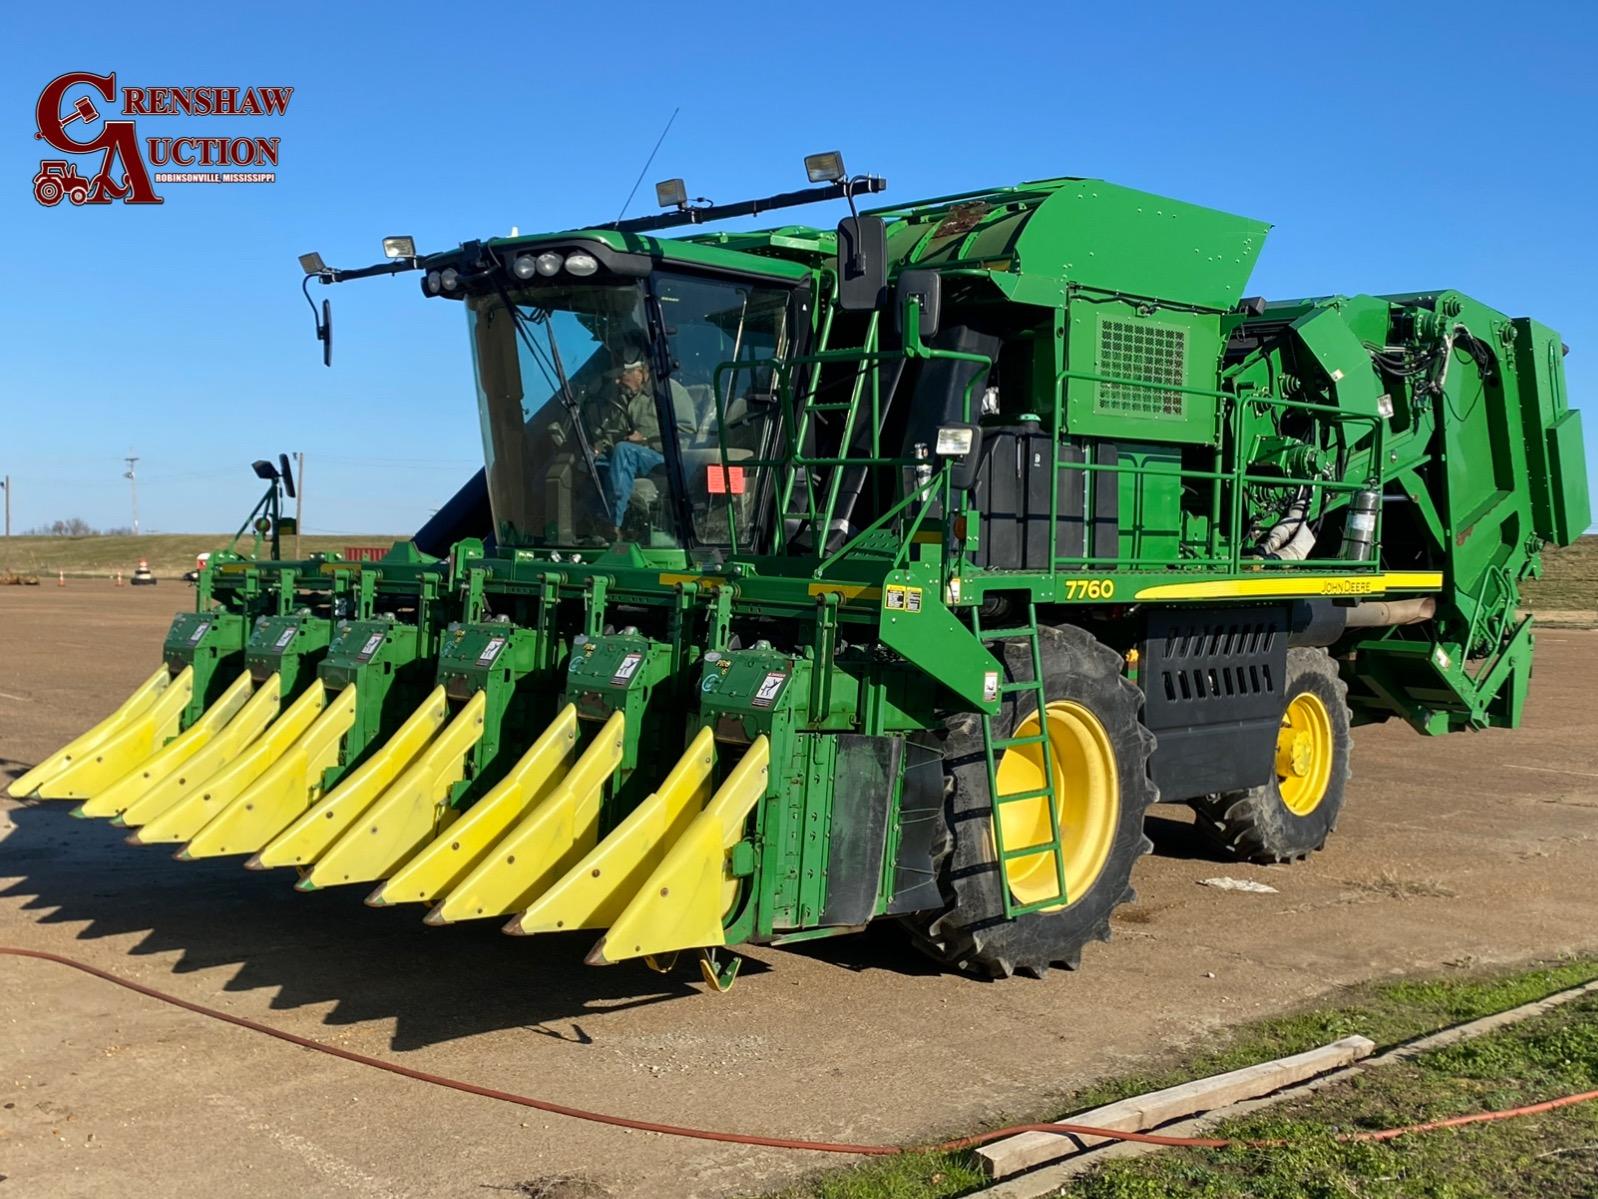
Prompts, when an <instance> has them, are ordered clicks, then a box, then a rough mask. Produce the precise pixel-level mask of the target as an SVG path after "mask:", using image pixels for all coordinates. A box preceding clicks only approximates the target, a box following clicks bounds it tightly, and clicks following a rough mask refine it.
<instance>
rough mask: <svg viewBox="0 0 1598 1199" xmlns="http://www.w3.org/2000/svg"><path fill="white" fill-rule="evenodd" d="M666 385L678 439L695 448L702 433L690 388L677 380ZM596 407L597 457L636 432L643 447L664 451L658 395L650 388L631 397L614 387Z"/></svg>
mask: <svg viewBox="0 0 1598 1199" xmlns="http://www.w3.org/2000/svg"><path fill="white" fill-rule="evenodd" d="M667 385H668V387H669V389H670V391H671V403H672V407H673V409H674V410H675V411H676V414H677V436H678V440H679V441H680V442H681V443H683V444H685V445H692V444H694V442H695V440H696V439H697V437H698V434H699V428H698V424H699V415H698V412H697V410H696V407H695V404H694V399H693V396H691V395H689V394H688V389H687V388H686V387H684V386H683V385H682V384H681V383H679V382H677V380H675V379H668V380H667ZM595 407H596V408H597V409H598V412H597V413H596V414H595V415H594V418H593V444H594V452H595V453H596V454H598V453H602V452H603V451H605V450H607V449H609V448H610V447H611V446H613V445H615V444H616V443H617V442H620V441H626V440H627V438H628V436H629V435H631V434H633V433H638V434H641V435H642V436H643V439H644V444H645V445H647V446H648V447H649V448H650V449H652V450H660V449H662V448H663V446H662V438H661V435H660V417H659V414H658V413H657V412H656V410H655V393H654V391H653V390H652V389H650V388H649V387H645V388H644V389H643V390H642V391H637V392H632V393H631V394H628V393H624V392H623V391H622V390H621V388H620V387H619V386H612V388H611V389H610V392H609V394H608V395H607V396H605V397H604V398H603V399H602V400H599V401H598V402H597V403H596V404H595Z"/></svg>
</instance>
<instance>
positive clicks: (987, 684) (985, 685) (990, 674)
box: [982, 670, 999, 704]
mask: <svg viewBox="0 0 1598 1199" xmlns="http://www.w3.org/2000/svg"><path fill="white" fill-rule="evenodd" d="M982 698H983V700H985V701H986V702H988V703H990V704H991V703H992V702H993V701H994V700H996V699H998V698H999V672H998V671H997V670H988V671H984V672H983V674H982Z"/></svg>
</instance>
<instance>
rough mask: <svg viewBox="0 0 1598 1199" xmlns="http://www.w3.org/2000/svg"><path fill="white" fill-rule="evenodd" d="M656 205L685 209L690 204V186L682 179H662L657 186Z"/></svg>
mask: <svg viewBox="0 0 1598 1199" xmlns="http://www.w3.org/2000/svg"><path fill="white" fill-rule="evenodd" d="M655 203H656V204H659V205H660V206H661V207H662V208H684V207H686V206H687V204H688V185H687V184H686V183H684V182H683V181H682V180H681V179H662V180H661V181H660V182H659V183H657V184H655Z"/></svg>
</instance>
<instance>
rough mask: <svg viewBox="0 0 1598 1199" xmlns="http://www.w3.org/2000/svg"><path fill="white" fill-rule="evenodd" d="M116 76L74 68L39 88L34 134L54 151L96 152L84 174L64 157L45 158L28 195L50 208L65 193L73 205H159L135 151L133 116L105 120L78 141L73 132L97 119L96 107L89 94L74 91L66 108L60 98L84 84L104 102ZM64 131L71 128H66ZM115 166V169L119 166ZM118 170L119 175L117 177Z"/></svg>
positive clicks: (109, 99) (109, 100) (113, 89)
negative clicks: (91, 170) (115, 202)
mask: <svg viewBox="0 0 1598 1199" xmlns="http://www.w3.org/2000/svg"><path fill="white" fill-rule="evenodd" d="M116 80H117V77H116V75H115V74H114V73H113V74H109V75H96V74H94V73H93V72H92V71H73V72H70V73H68V74H66V75H59V76H57V77H56V78H55V79H53V80H51V81H50V82H49V83H48V84H46V85H45V89H44V91H42V92H40V93H39V103H38V105H37V106H36V107H35V109H34V119H35V120H36V122H37V124H38V132H37V133H35V134H34V135H33V136H34V139H35V140H37V141H42V142H44V143H46V144H47V145H49V147H50V148H51V149H53V150H56V151H58V152H59V153H62V154H71V155H91V154H95V153H98V154H99V155H100V162H99V169H98V170H97V171H95V173H94V174H93V175H91V176H89V177H88V178H84V177H83V176H82V175H80V174H79V173H78V170H77V167H76V166H74V165H72V164H70V163H69V162H68V161H67V159H65V158H46V159H43V160H42V161H41V162H40V163H39V172H38V174H36V175H35V176H34V177H33V198H34V199H36V200H37V201H39V203H40V204H43V205H44V206H45V207H47V208H52V207H54V206H55V205H57V204H59V203H60V202H61V197H62V196H66V197H67V199H69V200H71V201H72V203H73V204H109V203H111V201H113V200H122V201H123V202H125V203H128V204H159V203H161V202H162V201H161V197H160V196H158V195H156V194H155V189H154V188H153V187H152V186H151V185H150V173H149V171H148V170H147V169H146V167H145V164H144V156H143V155H142V154H141V153H140V151H139V142H138V138H137V136H136V135H135V133H134V126H133V122H132V121H113V120H106V121H105V122H104V123H103V125H102V126H101V128H100V131H99V132H98V133H97V134H95V135H94V136H92V137H89V138H87V139H85V140H83V141H79V140H78V139H77V138H76V137H74V136H72V135H73V134H74V133H77V132H79V131H78V130H75V129H71V126H73V125H75V124H79V123H81V124H82V125H83V126H85V127H87V126H90V125H92V124H93V123H94V122H96V121H98V120H99V119H100V110H99V109H98V108H97V107H96V106H95V103H94V100H93V99H92V98H91V97H89V96H78V97H77V99H75V100H73V101H72V103H71V105H70V107H69V108H67V110H66V111H64V112H63V111H62V101H63V99H64V98H65V96H66V93H67V92H68V90H70V89H71V88H74V87H79V86H82V85H84V84H87V85H88V86H89V87H91V88H92V89H94V91H95V92H96V93H97V94H98V95H99V96H100V98H101V99H102V100H104V101H105V102H106V103H108V104H114V103H115V101H116V94H117V92H116ZM69 130H71V131H70V132H69ZM119 167H120V171H119V170H118V168H119ZM118 174H120V176H121V177H120V179H119V178H118V177H117V176H118Z"/></svg>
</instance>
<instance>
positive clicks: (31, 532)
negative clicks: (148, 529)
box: [22, 516, 133, 537]
mask: <svg viewBox="0 0 1598 1199" xmlns="http://www.w3.org/2000/svg"><path fill="white" fill-rule="evenodd" d="M132 534H133V530H132V529H130V528H128V527H127V526H123V527H122V528H120V529H97V528H95V527H94V526H93V525H91V524H90V523H89V522H88V521H86V520H84V519H83V518H82V517H81V516H73V517H70V518H68V519H67V520H54V521H51V522H50V523H49V524H47V525H35V526H34V527H33V528H31V529H24V530H22V535H23V536H24V537H129V536H132Z"/></svg>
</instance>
